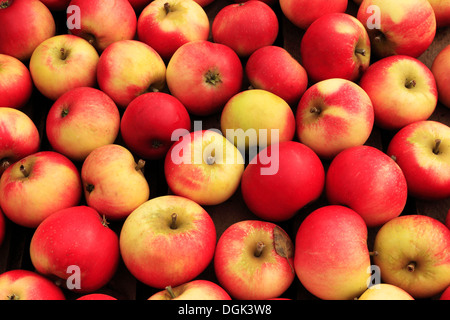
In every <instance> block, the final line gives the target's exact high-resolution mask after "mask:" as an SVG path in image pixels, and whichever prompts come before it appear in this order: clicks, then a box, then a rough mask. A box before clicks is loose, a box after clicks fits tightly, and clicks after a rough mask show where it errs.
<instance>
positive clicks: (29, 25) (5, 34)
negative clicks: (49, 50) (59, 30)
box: [0, 0, 56, 61]
mask: <svg viewBox="0 0 450 320" xmlns="http://www.w3.org/2000/svg"><path fill="white" fill-rule="evenodd" d="M8 3H9V5H7V4H8ZM4 6H6V8H3V7H4ZM17 21H20V23H17ZM0 25H1V26H2V32H1V34H0V53H2V54H7V55H10V56H13V57H15V58H17V59H19V60H21V61H28V60H29V59H30V57H31V55H32V53H33V51H34V50H35V49H36V47H37V46H38V45H39V44H40V43H41V42H42V41H44V40H46V39H48V38H51V37H53V36H54V35H55V32H56V24H55V20H54V19H53V16H52V13H51V12H50V10H49V9H48V8H47V7H46V6H45V5H44V4H43V3H42V2H41V1H39V0H8V1H2V8H1V9H0Z"/></svg>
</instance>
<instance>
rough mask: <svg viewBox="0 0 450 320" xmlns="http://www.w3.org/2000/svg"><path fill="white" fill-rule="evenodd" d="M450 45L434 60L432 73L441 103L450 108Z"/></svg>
mask: <svg viewBox="0 0 450 320" xmlns="http://www.w3.org/2000/svg"><path fill="white" fill-rule="evenodd" d="M449 70H450V45H448V46H446V47H444V49H442V50H441V51H440V52H439V53H438V54H437V56H436V57H435V58H434V60H433V63H432V65H431V72H432V73H433V76H434V78H435V80H436V86H437V92H438V98H439V101H440V102H441V103H442V104H443V105H444V106H446V107H447V108H450V76H449Z"/></svg>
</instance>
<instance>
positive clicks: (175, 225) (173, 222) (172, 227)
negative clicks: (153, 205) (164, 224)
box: [170, 212, 178, 230]
mask: <svg viewBox="0 0 450 320" xmlns="http://www.w3.org/2000/svg"><path fill="white" fill-rule="evenodd" d="M177 218H178V215H177V214H176V213H175V212H174V213H172V222H171V224H170V229H173V230H175V229H176V228H177Z"/></svg>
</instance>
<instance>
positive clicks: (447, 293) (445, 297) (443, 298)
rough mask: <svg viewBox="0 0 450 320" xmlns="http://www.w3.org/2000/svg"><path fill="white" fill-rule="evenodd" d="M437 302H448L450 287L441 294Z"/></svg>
mask: <svg viewBox="0 0 450 320" xmlns="http://www.w3.org/2000/svg"><path fill="white" fill-rule="evenodd" d="M439 300H450V286H448V287H447V289H445V290H444V291H443V292H442V293H441V295H440V296H439Z"/></svg>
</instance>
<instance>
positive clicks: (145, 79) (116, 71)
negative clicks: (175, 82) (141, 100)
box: [97, 40, 166, 109]
mask: <svg viewBox="0 0 450 320" xmlns="http://www.w3.org/2000/svg"><path fill="white" fill-rule="evenodd" d="M97 81H98V85H99V88H100V90H102V91H103V92H105V93H106V94H107V95H109V96H110V97H111V98H112V99H113V100H114V102H115V103H116V104H117V106H118V107H120V108H123V109H125V108H126V107H127V106H128V104H129V103H130V102H131V101H133V100H134V99H135V98H136V97H138V96H139V95H141V94H144V93H146V92H152V91H160V90H162V89H163V88H164V87H165V85H166V65H165V64H164V61H163V60H162V58H161V56H160V55H159V54H158V53H157V52H156V51H155V50H154V49H153V48H152V47H150V46H148V45H146V44H145V43H143V42H140V41H137V40H121V41H116V42H114V43H113V44H111V45H109V46H108V47H107V48H106V49H105V50H104V51H103V53H102V54H101V56H100V60H99V62H98V66H97Z"/></svg>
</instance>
